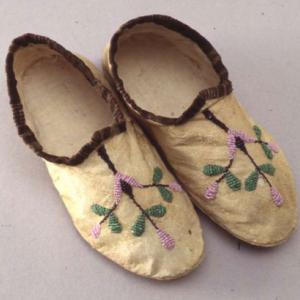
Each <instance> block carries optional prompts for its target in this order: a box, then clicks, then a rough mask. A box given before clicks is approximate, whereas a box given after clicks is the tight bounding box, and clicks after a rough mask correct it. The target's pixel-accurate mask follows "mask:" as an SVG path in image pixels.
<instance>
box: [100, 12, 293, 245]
mask: <svg viewBox="0 0 300 300" xmlns="http://www.w3.org/2000/svg"><path fill="white" fill-rule="evenodd" d="M105 68H106V69H107V71H108V72H107V73H108V74H109V77H110V81H111V82H112V83H113V85H114V86H115V89H116V90H117V92H118V94H119V95H120V98H121V99H122V101H123V103H124V104H125V105H126V106H127V108H128V111H129V112H130V113H131V115H132V116H134V117H135V118H136V120H137V121H138V122H139V123H140V124H141V125H142V126H143V128H144V129H145V130H146V132H147V133H148V134H149V136H150V137H151V139H152V141H153V143H154V144H155V145H156V146H157V148H158V149H159V151H160V154H161V156H162V157H163V158H164V159H165V161H166V162H167V163H168V164H169V165H170V166H171V168H172V169H173V172H174V174H176V176H177V177H178V179H179V180H180V181H181V183H182V184H183V186H184V187H185V189H186V191H187V192H188V193H189V195H190V196H191V198H192V199H193V201H194V203H195V205H197V206H198V207H199V208H200V209H201V210H202V211H203V212H205V213H206V214H207V215H208V216H209V217H210V218H211V219H212V220H214V221H215V222H216V223H217V224H219V225H220V226H222V227H223V228H224V229H226V230H227V231H229V232H230V233H231V234H233V235H234V236H236V237H238V238H239V239H241V240H244V241H245V242H248V243H250V244H254V245H258V246H266V247H268V246H275V245H278V244H280V243H282V242H284V241H285V240H287V238H288V237H289V236H290V234H291V232H292V231H293V230H294V229H295V227H296V222H297V207H296V192H295V183H294V178H293V176H292V173H291V170H290V167H289V165H288V163H287V160H286V158H285V156H284V154H283V151H282V150H281V149H279V148H278V147H277V146H276V145H275V144H274V143H273V142H272V141H273V138H272V137H271V135H270V134H269V133H268V132H267V131H266V130H264V129H263V128H262V127H261V126H258V125H257V124H256V123H255V122H254V121H253V120H252V119H251V118H250V117H249V115H248V114H247V112H246V111H245V110H244V109H243V108H242V107H241V105H240V104H239V102H238V101H237V99H236V98H235V96H234V95H233V93H232V86H231V82H230V81H229V79H228V72H227V69H226V68H225V66H224V65H223V63H222V60H221V57H220V56H219V54H218V53H217V52H216V50H215V49H214V48H213V46H212V45H211V44H210V43H209V42H208V41H207V40H206V39H205V38H204V37H203V36H201V35H200V34H199V33H197V32H196V31H195V30H193V29H192V28H190V27H188V26H187V25H185V24H183V23H181V22H179V21H177V20H175V19H173V18H171V17H168V16H161V15H150V16H144V17H140V18H136V19H133V20H131V21H129V22H127V23H125V24H124V25H122V26H121V28H120V29H119V30H118V31H117V32H116V33H115V34H114V35H113V37H112V39H111V41H110V44H109V47H108V48H107V49H106V53H105Z"/></svg>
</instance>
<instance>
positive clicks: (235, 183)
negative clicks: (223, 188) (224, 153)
mask: <svg viewBox="0 0 300 300" xmlns="http://www.w3.org/2000/svg"><path fill="white" fill-rule="evenodd" d="M225 177H226V183H227V185H228V186H229V187H230V188H231V189H232V190H233V191H239V190H240V189H241V187H242V182H241V181H240V180H239V179H238V178H237V177H236V176H234V175H233V174H232V173H231V172H227V173H226V176H225Z"/></svg>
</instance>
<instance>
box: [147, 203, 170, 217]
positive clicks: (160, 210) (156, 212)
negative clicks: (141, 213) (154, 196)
mask: <svg viewBox="0 0 300 300" xmlns="http://www.w3.org/2000/svg"><path fill="white" fill-rule="evenodd" d="M166 212H167V209H166V208H165V207H164V206H162V205H161V204H158V205H154V206H151V207H150V208H148V209H147V213H148V214H149V215H150V216H152V217H157V218H161V217H163V216H164V215H165V214H166Z"/></svg>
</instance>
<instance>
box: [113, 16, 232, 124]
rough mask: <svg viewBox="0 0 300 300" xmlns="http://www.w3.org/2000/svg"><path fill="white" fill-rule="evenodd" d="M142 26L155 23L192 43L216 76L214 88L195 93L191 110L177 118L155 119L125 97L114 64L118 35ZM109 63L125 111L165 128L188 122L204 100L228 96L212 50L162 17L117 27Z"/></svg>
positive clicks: (218, 59) (189, 31)
mask: <svg viewBox="0 0 300 300" xmlns="http://www.w3.org/2000/svg"><path fill="white" fill-rule="evenodd" d="M142 23H155V24H158V25H161V26H164V27H165V28H167V29H170V30H173V31H176V32H178V33H180V34H181V35H183V36H185V37H186V38H189V39H191V40H192V41H193V42H195V43H196V44H197V45H198V46H199V48H200V49H201V50H202V51H203V52H204V53H205V54H206V56H207V58H208V59H209V61H210V62H211V63H212V66H213V68H214V70H215V71H216V73H217V74H218V75H219V78H220V82H219V84H218V86H216V87H212V88H208V89H205V90H202V91H200V92H199V94H198V96H197V97H196V98H195V99H194V101H193V102H192V104H191V106H190V107H189V108H187V109H186V110H185V111H184V112H183V113H182V115H181V116H179V117H177V118H168V117H164V116H159V115H155V114H154V113H152V112H150V111H147V110H144V109H142V108H141V107H139V106H138V105H137V104H136V102H135V101H134V100H133V99H132V98H130V96H129V94H128V93H127V92H126V90H125V88H124V84H123V81H122V79H121V78H120V77H119V75H118V65H117V63H116V60H115V55H116V53H117V51H118V40H119V38H120V37H121V35H122V34H123V33H124V32H125V31H128V30H130V29H131V28H132V27H134V26H135V25H137V24H142ZM109 60H110V61H109V63H110V65H111V67H112V69H111V73H112V77H113V81H114V84H115V88H116V90H117V91H118V94H119V95H120V96H121V97H120V98H122V100H123V102H125V104H127V106H128V108H129V109H133V110H135V111H136V112H137V113H138V114H139V115H140V116H141V117H142V118H145V119H149V120H152V121H155V122H158V123H161V124H165V125H178V124H182V123H184V122H186V121H188V120H189V119H190V118H192V117H193V116H194V115H195V114H196V113H197V112H198V111H199V110H200V109H201V108H202V107H203V106H204V104H205V102H206V100H210V99H214V98H219V97H223V96H226V95H229V94H230V93H231V92H232V85H231V82H230V80H229V79H228V71H227V69H226V67H225V66H224V65H223V63H222V60H221V57H220V55H219V54H218V53H217V51H216V50H215V49H214V47H213V46H212V45H211V44H210V43H209V42H208V41H207V40H206V39H205V38H204V37H203V36H201V35H200V34H199V33H198V32H197V31H195V30H194V29H192V28H191V27H189V26H187V25H186V24H183V23H181V22H180V21H178V20H176V19H173V18H171V17H169V16H163V15H149V16H143V17H138V18H136V19H132V20H130V21H128V22H127V23H125V24H124V25H122V26H121V28H120V29H119V30H118V31H117V32H116V33H115V34H114V35H113V37H112V39H111V45H110V49H109Z"/></svg>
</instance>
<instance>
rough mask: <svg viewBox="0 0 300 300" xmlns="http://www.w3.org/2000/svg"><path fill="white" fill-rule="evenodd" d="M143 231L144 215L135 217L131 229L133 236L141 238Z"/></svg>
mask: <svg viewBox="0 0 300 300" xmlns="http://www.w3.org/2000/svg"><path fill="white" fill-rule="evenodd" d="M144 231H145V215H144V214H141V215H139V216H138V217H137V219H136V221H135V223H134V224H133V225H132V227H131V232H132V234H133V235H134V236H141V235H142V234H143V233H144Z"/></svg>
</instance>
